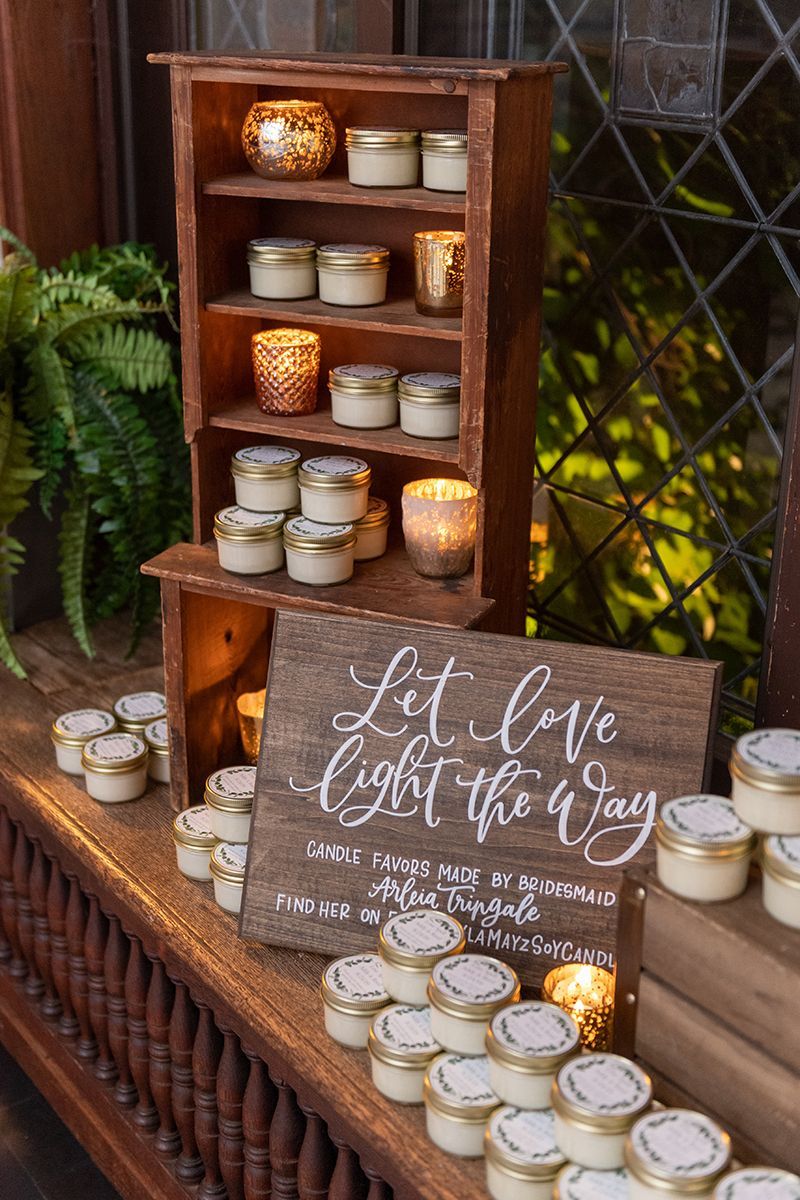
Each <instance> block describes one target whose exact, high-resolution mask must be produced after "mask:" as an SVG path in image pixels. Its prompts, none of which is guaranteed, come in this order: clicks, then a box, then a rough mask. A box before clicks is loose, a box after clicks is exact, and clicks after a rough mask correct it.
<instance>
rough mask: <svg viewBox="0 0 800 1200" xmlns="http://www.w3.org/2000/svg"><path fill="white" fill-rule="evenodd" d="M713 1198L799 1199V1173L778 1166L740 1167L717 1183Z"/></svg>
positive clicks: (735, 1199)
mask: <svg viewBox="0 0 800 1200" xmlns="http://www.w3.org/2000/svg"><path fill="white" fill-rule="evenodd" d="M714 1200H800V1175H793V1174H792V1173H791V1171H781V1170H780V1169H779V1168H778V1167H741V1168H740V1169H739V1170H738V1171H731V1173H730V1175H726V1176H725V1178H724V1179H722V1180H721V1181H720V1182H719V1183H718V1184H717V1187H716V1190H715V1192H714Z"/></svg>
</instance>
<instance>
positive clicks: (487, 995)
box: [428, 954, 520, 1022]
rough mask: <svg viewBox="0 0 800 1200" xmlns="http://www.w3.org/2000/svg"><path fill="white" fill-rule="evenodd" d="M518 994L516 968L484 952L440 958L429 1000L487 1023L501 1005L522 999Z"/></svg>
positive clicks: (467, 1018)
mask: <svg viewBox="0 0 800 1200" xmlns="http://www.w3.org/2000/svg"><path fill="white" fill-rule="evenodd" d="M519 995H520V982H519V979H518V977H517V973H516V971H515V970H513V968H512V967H509V966H508V965H507V964H506V963H504V962H501V961H500V959H499V958H489V957H487V956H486V955H483V954H458V955H456V956H454V957H450V958H445V959H441V960H440V961H439V962H438V963H437V964H436V966H435V967H434V968H433V970H432V971H431V977H430V979H429V981H428V1002H429V1003H430V1004H431V1005H432V1006H433V1007H434V1008H438V1009H439V1011H440V1012H443V1013H447V1014H449V1015H450V1016H453V1017H459V1018H461V1020H465V1021H481V1022H485V1021H486V1020H487V1019H488V1018H489V1017H491V1016H492V1015H493V1014H494V1013H496V1012H497V1010H498V1009H499V1008H503V1007H504V1006H505V1005H506V1004H513V1003H514V1002H515V1001H517V1000H519Z"/></svg>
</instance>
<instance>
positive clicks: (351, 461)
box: [297, 454, 372, 492]
mask: <svg viewBox="0 0 800 1200" xmlns="http://www.w3.org/2000/svg"><path fill="white" fill-rule="evenodd" d="M297 476H298V482H299V484H300V486H301V487H303V488H308V489H309V490H310V491H314V492H332V491H343V490H345V489H348V490H349V489H350V488H355V487H368V486H369V481H370V479H371V478H372V471H371V470H370V468H369V466H368V465H367V464H366V463H365V462H364V460H363V458H351V457H350V456H349V455H347V454H322V455H320V457H319V458H307V459H306V461H305V462H304V463H302V464H301V466H300V470H299V471H298V473H297Z"/></svg>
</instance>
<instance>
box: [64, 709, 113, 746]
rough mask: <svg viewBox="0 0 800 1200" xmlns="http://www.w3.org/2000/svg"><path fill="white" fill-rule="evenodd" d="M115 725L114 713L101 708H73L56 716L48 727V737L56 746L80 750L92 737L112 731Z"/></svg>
mask: <svg viewBox="0 0 800 1200" xmlns="http://www.w3.org/2000/svg"><path fill="white" fill-rule="evenodd" d="M116 727H117V721H116V718H115V717H114V714H113V713H110V712H106V710H105V709H103V708H74V709H72V711H71V712H65V713H61V714H60V716H58V717H56V719H55V721H53V724H52V726H51V727H50V738H51V740H52V741H53V742H55V744H56V745H57V746H67V747H69V748H70V749H72V750H80V749H81V747H83V746H85V745H86V743H87V742H89V741H91V739H92V738H95V737H100V736H101V735H102V734H104V733H112V732H113V730H115V729H116Z"/></svg>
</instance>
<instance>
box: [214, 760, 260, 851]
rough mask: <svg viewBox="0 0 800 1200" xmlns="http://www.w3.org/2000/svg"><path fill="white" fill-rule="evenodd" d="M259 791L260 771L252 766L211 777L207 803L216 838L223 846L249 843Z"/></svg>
mask: <svg viewBox="0 0 800 1200" xmlns="http://www.w3.org/2000/svg"><path fill="white" fill-rule="evenodd" d="M255 791H256V768H255V767H253V766H250V765H242V766H233V767H223V768H222V769H221V770H219V771H213V772H212V773H211V775H209V776H208V778H207V779H206V786H205V802H206V804H207V805H208V809H209V812H210V813H211V828H212V830H213V831H214V836H215V837H218V838H219V840H220V841H221V842H246V841H247V839H248V837H249V836H250V814H251V813H252V811H253V797H254V796H255Z"/></svg>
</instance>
